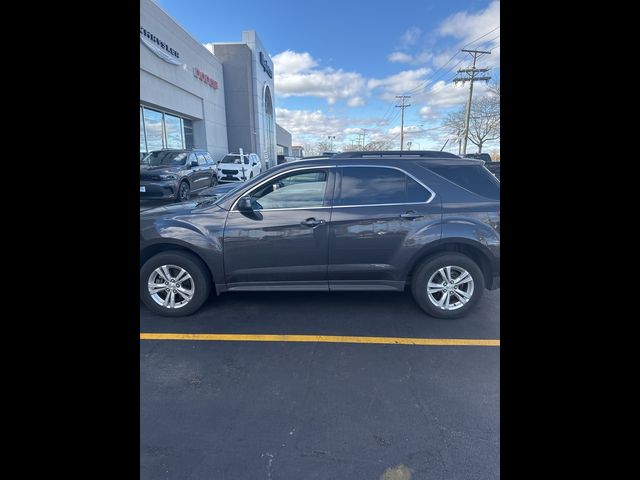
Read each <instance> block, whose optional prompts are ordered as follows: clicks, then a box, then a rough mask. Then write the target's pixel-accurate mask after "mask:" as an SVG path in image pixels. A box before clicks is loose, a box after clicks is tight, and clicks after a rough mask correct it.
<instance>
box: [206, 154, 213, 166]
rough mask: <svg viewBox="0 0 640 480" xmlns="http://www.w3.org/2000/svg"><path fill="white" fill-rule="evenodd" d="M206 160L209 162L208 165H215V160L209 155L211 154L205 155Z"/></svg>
mask: <svg viewBox="0 0 640 480" xmlns="http://www.w3.org/2000/svg"><path fill="white" fill-rule="evenodd" d="M204 158H205V160H206V161H207V164H208V165H211V164H212V163H213V158H212V157H211V154H209V152H205V153H204Z"/></svg>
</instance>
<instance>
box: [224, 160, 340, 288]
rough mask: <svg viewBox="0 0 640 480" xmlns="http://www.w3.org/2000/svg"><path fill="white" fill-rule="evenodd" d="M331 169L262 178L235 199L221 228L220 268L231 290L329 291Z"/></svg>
mask: <svg viewBox="0 0 640 480" xmlns="http://www.w3.org/2000/svg"><path fill="white" fill-rule="evenodd" d="M334 183H335V172H334V168H333V167H304V168H300V169H296V170H295V171H288V172H283V173H281V174H279V175H277V176H276V177H272V178H270V179H268V180H264V181H263V182H261V183H259V184H258V185H256V187H254V188H253V189H252V190H251V191H250V192H249V194H248V196H250V197H251V203H252V206H253V212H249V213H245V212H241V211H239V210H238V208H237V203H238V201H237V200H236V201H235V202H234V205H233V206H232V208H231V209H230V211H229V214H228V216H227V221H226V224H225V229H224V268H225V280H226V283H227V287H228V288H230V289H245V290H246V289H253V290H256V289H257V290H264V289H281V290H282V289H284V290H296V289H301V288H304V289H311V290H325V291H326V290H328V284H327V259H328V232H329V223H330V220H331V198H332V194H333V186H334Z"/></svg>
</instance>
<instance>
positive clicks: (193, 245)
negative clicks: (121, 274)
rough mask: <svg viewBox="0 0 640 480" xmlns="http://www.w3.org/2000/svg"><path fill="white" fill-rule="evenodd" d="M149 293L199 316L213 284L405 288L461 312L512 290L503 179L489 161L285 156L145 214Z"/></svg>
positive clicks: (157, 305)
mask: <svg viewBox="0 0 640 480" xmlns="http://www.w3.org/2000/svg"><path fill="white" fill-rule="evenodd" d="M140 262H141V263H140V296H141V299H142V301H143V302H144V303H145V304H146V305H147V307H149V308H150V309H151V310H152V311H153V312H155V313H158V314H161V315H167V316H182V315H189V314H191V313H193V312H195V311H196V310H198V309H199V308H200V306H201V305H202V304H203V303H204V301H205V300H206V299H207V298H208V296H209V293H210V291H211V290H214V291H215V292H216V294H220V293H224V292H228V291H301V290H303V291H346V290H354V291H362V290H370V291H398V292H400V291H403V290H404V289H405V287H407V286H409V287H410V288H411V291H412V293H413V297H414V298H415V301H416V302H417V304H418V305H419V306H420V307H421V308H422V309H423V310H424V311H425V312H426V313H427V314H429V315H432V316H434V317H440V318H455V317H460V316H462V315H464V314H466V313H467V312H468V311H470V310H471V309H473V307H474V306H475V305H476V304H477V303H478V300H479V299H480V297H481V295H482V292H483V291H484V289H485V288H487V289H496V288H499V286H500V182H499V181H498V180H497V179H496V178H495V177H494V176H493V175H491V173H489V172H488V171H487V169H486V168H485V167H484V166H483V162H482V161H480V160H473V159H464V158H459V157H455V156H453V157H447V158H438V155H437V154H434V153H433V152H420V151H418V152H416V151H411V152H349V153H348V154H347V153H345V154H339V155H336V156H333V157H331V158H319V159H313V160H303V161H300V162H294V163H285V164H283V165H279V166H277V167H275V168H273V169H271V170H268V171H266V172H264V173H262V174H261V175H259V176H257V177H255V178H254V179H253V180H250V181H248V182H246V183H243V184H240V185H238V186H237V187H235V188H232V189H231V190H229V191H227V192H226V193H224V194H222V195H218V196H216V197H213V198H211V199H209V200H204V201H201V202H200V203H196V202H188V203H183V204H179V205H174V206H171V207H164V208H161V209H152V210H147V211H144V212H141V214H140Z"/></svg>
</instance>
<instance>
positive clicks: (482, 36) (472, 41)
mask: <svg viewBox="0 0 640 480" xmlns="http://www.w3.org/2000/svg"><path fill="white" fill-rule="evenodd" d="M499 28H500V25H498V26H497V27H496V28H494V29H493V30H491V31H489V32H487V33H485V34H484V35H481V36H480V37H478V38H476V39H475V40H471V41H470V42H469V43H467V44H466V45H464V46H463V47H462V48H467V47H468V46H469V45H471V44H473V43H476V42H477V41H478V40H480V39H481V38H484V37H486V36H487V35H489V34H490V33H493V32H495V31H496V30H497V29H499ZM498 36H500V35H498Z"/></svg>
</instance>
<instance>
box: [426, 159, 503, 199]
mask: <svg viewBox="0 0 640 480" xmlns="http://www.w3.org/2000/svg"><path fill="white" fill-rule="evenodd" d="M429 170H431V171H432V172H434V173H437V174H438V175H440V176H441V177H444V178H446V179H447V180H449V181H450V182H452V183H455V184H456V185H458V186H460V187H462V188H464V189H466V190H469V191H470V192H473V193H475V194H476V195H480V196H483V197H486V198H490V199H492V200H500V185H499V184H498V182H497V181H496V179H495V178H493V176H492V175H491V173H489V172H488V171H487V169H486V168H484V167H482V166H480V165H433V166H429Z"/></svg>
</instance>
